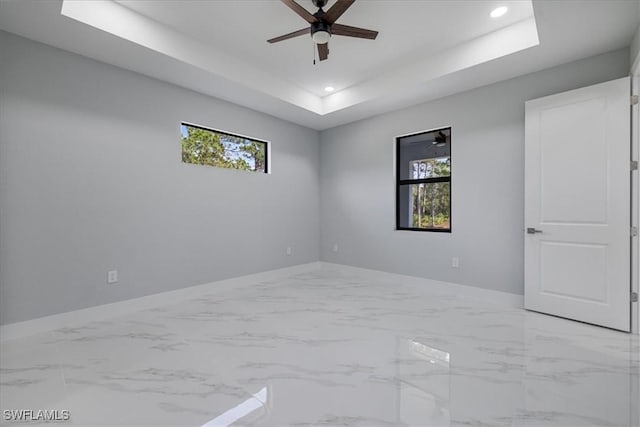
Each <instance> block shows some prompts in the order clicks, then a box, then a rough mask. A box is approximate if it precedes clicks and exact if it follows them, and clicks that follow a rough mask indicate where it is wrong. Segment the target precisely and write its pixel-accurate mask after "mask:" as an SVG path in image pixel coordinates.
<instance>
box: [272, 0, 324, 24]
mask: <svg viewBox="0 0 640 427" xmlns="http://www.w3.org/2000/svg"><path fill="white" fill-rule="evenodd" d="M280 1H281V2H282V3H284V4H286V5H287V6H289V9H291V10H293V11H294V12H295V13H297V14H298V15H300V17H301V18H302V19H304V20H305V21H307V22H308V23H309V24H313V23H314V22H316V21H317V20H318V18H316V17H315V16H313V15H312V14H311V13H310V12H309V11H308V10H307V9H305V8H304V7H302V6H300V5H299V4H298V3H296V2H295V1H294V0H280Z"/></svg>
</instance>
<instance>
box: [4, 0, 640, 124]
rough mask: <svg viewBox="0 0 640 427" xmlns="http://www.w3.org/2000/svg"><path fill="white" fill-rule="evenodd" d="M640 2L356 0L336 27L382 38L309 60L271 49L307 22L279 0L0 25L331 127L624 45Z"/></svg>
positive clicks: (96, 3)
mask: <svg viewBox="0 0 640 427" xmlns="http://www.w3.org/2000/svg"><path fill="white" fill-rule="evenodd" d="M334 1H335V0H330V1H329V4H328V5H327V7H326V8H325V9H328V8H329V7H331V5H332V4H333V2H334ZM298 3H299V4H301V5H302V6H303V7H305V8H306V9H307V10H309V11H310V12H312V13H313V12H315V10H316V8H315V7H314V6H313V4H312V3H311V0H298ZM639 4H640V2H638V1H637V0H602V1H600V0H588V1H573V0H555V1H533V2H531V1H529V0H526V1H523V0H519V1H495V0H486V1H485V0H468V1H465V0H456V1H451V0H443V1H436V0H425V1H416V0H411V1H403V0H388V1H385V0H377V1H370V0H357V1H356V2H355V3H354V4H353V5H352V6H351V8H349V9H348V10H347V11H346V12H345V13H344V15H342V16H341V17H340V19H339V23H341V24H346V25H351V26H357V27H364V28H370V29H373V30H377V31H379V33H380V34H379V36H378V38H377V39H376V40H374V41H371V40H364V39H354V38H347V37H339V36H334V37H332V39H331V41H330V43H329V47H330V56H329V59H328V60H327V61H322V62H320V61H316V63H315V64H314V63H313V59H314V45H313V43H312V41H311V39H310V37H308V36H302V37H298V38H295V39H291V40H287V41H283V42H281V43H277V44H268V43H266V40H267V39H269V38H272V37H275V36H278V35H281V34H284V33H288V32H291V31H294V30H298V29H301V28H304V27H305V26H306V25H308V24H306V22H305V21H304V20H303V19H302V18H300V17H299V16H297V15H296V14H295V13H293V12H292V11H291V10H290V9H288V8H287V7H286V6H285V5H283V4H282V3H281V2H279V1H275V0H256V1H250V0H243V1H238V0H228V1H226V0H212V1H203V0H197V1H190V0H179V1H178V0H162V1H149V0H145V1H140V0H116V1H113V0H73V1H69V0H64V1H63V0H49V1H40V0H0V28H1V29H4V30H6V31H9V32H13V33H16V34H19V35H22V36H25V37H28V38H31V39H34V40H38V41H41V42H44V43H47V44H50V45H53V46H56V47H60V48H63V49H66V50H70V51H73V52H76V53H79V54H82V55H85V56H89V57H92V58H95V59H98V60H101V61H104V62H108V63H111V64H114V65H117V66H120V67H123V68H128V69H131V70H134V71H137V72H140V73H143V74H147V75H149V76H152V77H155V78H159V79H162V80H165V81H168V82H171V83H174V84H178V85H180V86H183V87H187V88H190V89H193V90H196V91H199V92H202V93H205V94H208V95H212V96H216V97H219V98H223V99H226V100H228V101H232V102H234V103H237V104H240V105H244V106H247V107H250V108H254V109H257V110H260V111H264V112H266V113H268V114H271V115H274V116H277V117H280V118H283V119H285V120H289V121H292V122H296V123H299V124H301V125H304V126H308V127H311V128H314V129H326V128H329V127H333V126H337V125H340V124H344V123H348V122H350V121H353V120H357V119H361V118H364V117H368V116H371V115H375V114H380V113H383V112H386V111H389V110H392V109H395V108H399V107H402V106H406V105H411V104H415V103H418V102H424V101H428V100H431V99H434V98H437V97H441V96H446V95H450V94H453V93H456V92H460V91H463V90H467V89H470V88H473V87H478V86H481V85H484V84H488V83H492V82H495V81H499V80H503V79H507V78H511V77H515V76H517V75H520V74H524V73H528V72H532V71H536V70H539V69H542V68H547V67H550V66H554V65H558V64H561V63H564V62H569V61H572V60H576V59H579V58H583V57H587V56H591V55H595V54H599V53H604V52H607V51H610V50H614V49H618V48H622V47H626V46H628V45H629V44H630V41H631V38H632V37H633V34H634V33H635V30H636V29H637V27H638V22H639V17H640V13H639V11H640V6H639ZM502 5H506V6H507V7H508V8H509V11H508V13H507V14H506V15H504V16H503V17H501V18H497V19H494V18H491V17H490V16H489V13H490V12H491V10H493V9H494V8H496V7H497V6H502ZM328 85H330V86H333V87H334V88H335V89H336V90H335V91H334V92H333V93H327V92H325V91H324V88H325V87H326V86H328Z"/></svg>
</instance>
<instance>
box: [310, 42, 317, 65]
mask: <svg viewBox="0 0 640 427" xmlns="http://www.w3.org/2000/svg"><path fill="white" fill-rule="evenodd" d="M311 52H313V53H312V56H313V65H316V43H315V42H313V43H311Z"/></svg>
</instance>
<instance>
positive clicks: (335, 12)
mask: <svg viewBox="0 0 640 427" xmlns="http://www.w3.org/2000/svg"><path fill="white" fill-rule="evenodd" d="M280 1H282V3H284V4H285V5H286V6H287V7H289V9H291V10H293V11H294V12H295V13H297V14H298V15H299V16H300V17H301V18H302V19H304V20H305V21H307V22H308V23H309V24H310V28H309V29H307V28H303V29H301V30H297V31H293V32H291V33H288V34H284V35H282V36H279V37H275V38H272V39H269V40H267V42H269V43H277V42H281V41H283V40H288V39H292V38H294V37H298V36H302V35H305V34H311V39H312V40H313V42H314V43H315V44H316V46H317V47H318V56H319V58H320V61H324V60H325V59H327V58H328V57H329V39H330V38H331V36H332V35H336V36H346V37H357V38H361V39H369V40H375V38H376V37H377V36H378V32H377V31H373V30H367V29H365V28H358V27H351V26H348V25H341V24H336V20H337V19H338V18H340V16H342V14H343V13H344V12H345V11H346V10H347V9H348V8H349V7H350V6H351V5H352V4H353V3H354V2H355V0H337V1H336V2H335V3H334V4H333V6H331V7H330V8H329V10H327V11H326V12H325V11H324V10H322V8H323V7H324V6H326V4H327V1H328V0H312V1H313V4H314V5H315V6H316V7H317V8H318V11H317V12H316V13H314V14H311V13H310V12H309V11H308V10H307V9H305V8H304V7H302V6H300V5H299V4H298V3H297V2H296V1H295V0H280Z"/></svg>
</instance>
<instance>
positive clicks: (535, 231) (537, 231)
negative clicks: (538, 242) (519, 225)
mask: <svg viewBox="0 0 640 427" xmlns="http://www.w3.org/2000/svg"><path fill="white" fill-rule="evenodd" d="M536 233H542V230H536V229H535V228H533V227H528V228H527V234H536Z"/></svg>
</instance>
